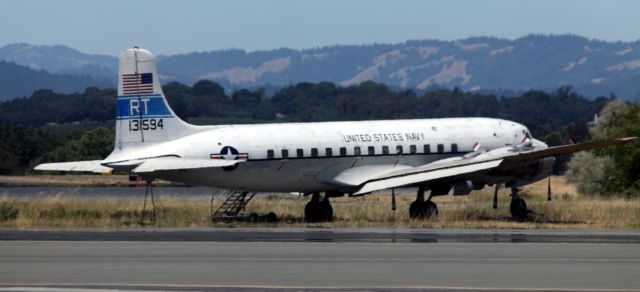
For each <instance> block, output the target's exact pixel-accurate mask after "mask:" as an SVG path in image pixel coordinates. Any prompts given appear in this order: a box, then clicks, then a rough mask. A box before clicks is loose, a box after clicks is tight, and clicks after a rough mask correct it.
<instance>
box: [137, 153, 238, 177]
mask: <svg viewBox="0 0 640 292" xmlns="http://www.w3.org/2000/svg"><path fill="white" fill-rule="evenodd" d="M244 161H245V160H225V159H188V158H179V157H158V158H149V159H145V160H143V161H142V163H141V164H139V165H138V166H137V167H136V168H134V169H133V172H134V173H151V172H155V171H169V170H187V169H200V168H217V167H227V166H234V165H236V164H238V163H240V162H244Z"/></svg>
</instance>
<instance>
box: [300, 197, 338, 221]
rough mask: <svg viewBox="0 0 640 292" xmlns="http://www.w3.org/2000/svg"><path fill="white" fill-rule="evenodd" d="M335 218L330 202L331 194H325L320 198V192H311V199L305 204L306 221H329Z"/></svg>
mask: <svg viewBox="0 0 640 292" xmlns="http://www.w3.org/2000/svg"><path fill="white" fill-rule="evenodd" d="M332 220H333V208H332V207H331V202H329V196H328V195H326V194H325V196H324V198H323V199H322V200H320V193H319V192H314V193H312V194H311V200H309V203H307V205H305V206H304V221H306V222H310V223H313V222H328V221H332Z"/></svg>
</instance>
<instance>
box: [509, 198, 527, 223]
mask: <svg viewBox="0 0 640 292" xmlns="http://www.w3.org/2000/svg"><path fill="white" fill-rule="evenodd" d="M509 210H510V211H511V216H513V219H516V220H518V221H520V222H522V221H525V220H527V214H528V213H529V210H527V202H526V201H525V200H524V199H523V198H520V197H514V198H513V199H511V205H510V206H509Z"/></svg>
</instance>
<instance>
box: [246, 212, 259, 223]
mask: <svg viewBox="0 0 640 292" xmlns="http://www.w3.org/2000/svg"><path fill="white" fill-rule="evenodd" d="M258 218H260V217H259V216H258V213H256V212H251V213H249V222H251V223H256V222H258Z"/></svg>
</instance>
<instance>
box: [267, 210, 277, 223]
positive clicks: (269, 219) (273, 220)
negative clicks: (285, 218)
mask: <svg viewBox="0 0 640 292" xmlns="http://www.w3.org/2000/svg"><path fill="white" fill-rule="evenodd" d="M266 220H267V222H269V223H276V222H278V216H276V213H273V212H269V214H267V217H266Z"/></svg>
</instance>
